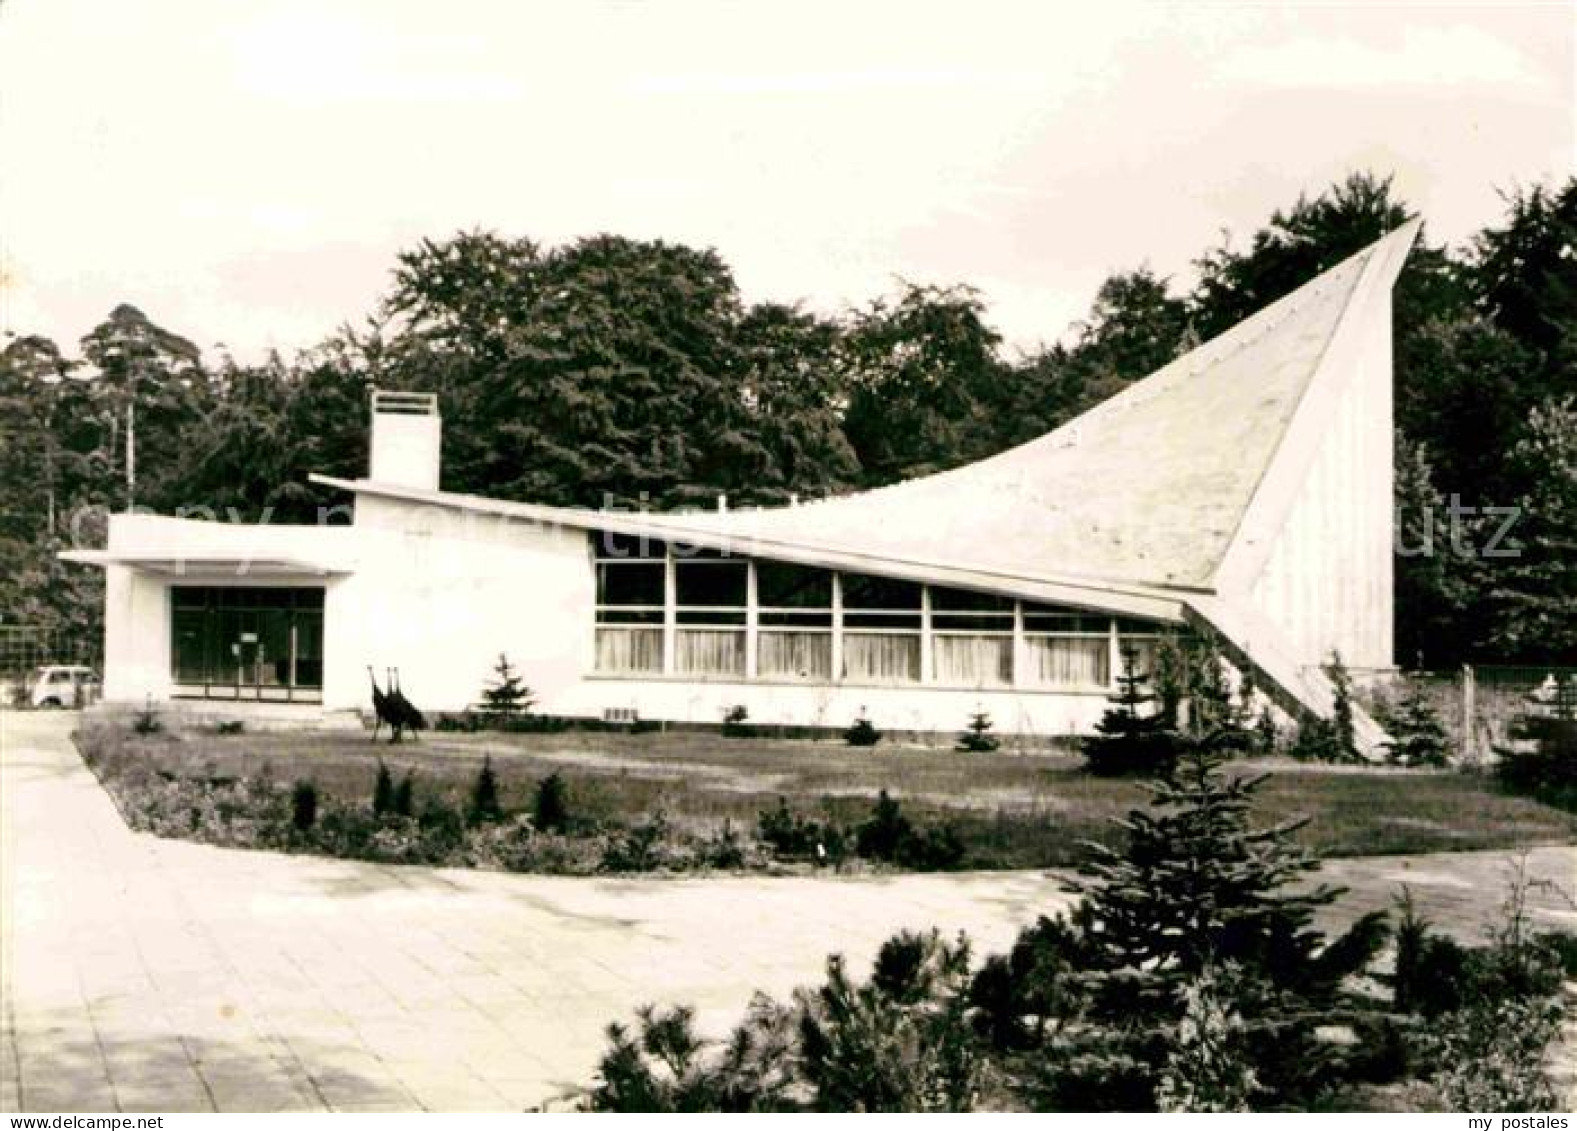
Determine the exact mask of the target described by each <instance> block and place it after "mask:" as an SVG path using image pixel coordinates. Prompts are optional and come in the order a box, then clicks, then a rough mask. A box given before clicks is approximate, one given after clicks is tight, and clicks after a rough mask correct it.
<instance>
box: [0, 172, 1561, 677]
mask: <svg viewBox="0 0 1577 1131" xmlns="http://www.w3.org/2000/svg"><path fill="white" fill-rule="evenodd" d="M1408 214H1409V211H1408V209H1407V207H1406V205H1405V204H1404V202H1402V201H1400V200H1399V199H1397V197H1396V195H1395V193H1394V191H1393V189H1392V186H1391V183H1390V182H1389V181H1388V180H1381V179H1377V178H1374V177H1371V176H1366V175H1358V176H1354V177H1351V178H1349V179H1348V180H1346V181H1345V182H1343V183H1340V184H1337V185H1334V186H1332V187H1331V188H1330V189H1329V190H1327V191H1326V192H1324V193H1322V194H1320V195H1319V196H1316V197H1313V198H1301V199H1299V200H1298V201H1297V202H1296V203H1295V204H1293V205H1292V206H1291V207H1290V208H1288V209H1287V210H1285V211H1284V212H1283V211H1278V212H1276V213H1275V214H1274V215H1273V216H1272V217H1271V218H1270V220H1269V221H1268V222H1267V223H1266V224H1265V226H1264V227H1262V228H1261V229H1260V230H1259V231H1257V232H1255V233H1254V234H1253V236H1252V237H1251V238H1250V239H1248V240H1247V242H1246V243H1241V244H1239V243H1234V242H1233V241H1231V240H1230V239H1224V240H1223V242H1221V243H1220V245H1219V246H1217V247H1215V248H1213V249H1211V250H1208V251H1207V252H1205V253H1204V254H1203V255H1202V257H1201V258H1200V259H1199V260H1198V263H1197V266H1198V269H1199V280H1198V283H1197V285H1196V286H1195V287H1194V288H1193V290H1192V291H1190V292H1188V293H1186V294H1178V293H1175V292H1174V290H1173V289H1172V287H1171V286H1170V285H1169V283H1168V281H1167V280H1165V279H1162V278H1158V277H1156V276H1155V275H1154V274H1153V273H1152V272H1151V271H1149V270H1148V269H1147V268H1140V269H1138V270H1135V271H1131V272H1127V273H1123V274H1118V275H1115V276H1113V277H1112V278H1110V279H1108V280H1107V281H1106V282H1105V283H1104V284H1102V286H1101V287H1100V289H1099V291H1098V292H1097V294H1096V296H1095V300H1094V303H1093V304H1092V307H1091V310H1090V313H1089V315H1088V316H1087V318H1086V319H1085V320H1084V321H1083V322H1082V323H1080V324H1079V325H1077V326H1075V327H1074V328H1073V330H1072V331H1071V332H1070V333H1069V334H1068V335H1067V336H1066V337H1065V340H1063V341H1062V342H1059V343H1057V344H1054V345H1051V346H1047V347H1043V348H1040V349H1038V350H1035V351H1031V352H1029V353H1027V354H1015V353H1014V352H1012V351H1009V350H1007V349H1005V348H1004V346H1003V343H1002V341H1001V339H1000V336H999V335H998V334H997V333H996V331H995V330H993V329H992V327H991V326H990V325H989V324H988V323H987V321H986V318H985V308H984V304H983V302H982V300H981V298H980V296H979V295H978V294H977V293H976V292H974V291H973V290H971V289H970V288H968V287H966V286H954V287H923V286H912V285H905V286H902V287H900V288H899V289H898V290H897V292H896V293H894V294H892V295H889V296H884V297H882V298H879V299H877V300H875V301H872V302H870V303H869V304H867V305H865V306H862V307H859V308H856V309H853V310H849V311H847V312H845V313H843V314H841V315H839V316H837V317H826V316H823V315H819V314H815V313H812V312H810V311H807V310H805V309H803V308H800V307H796V306H786V305H782V304H777V303H757V304H750V303H748V302H746V301H745V300H744V298H743V297H742V296H741V295H740V293H739V288H738V286H737V285H736V283H735V281H734V278H733V274H732V272H731V271H730V270H729V267H728V265H727V264H726V263H725V262H724V261H723V260H722V258H721V257H720V256H718V255H717V253H716V252H714V251H710V250H697V249H694V248H689V247H685V246H682V245H678V244H670V243H665V242H662V241H639V240H631V239H625V238H622V237H617V236H611V235H601V236H594V237H590V238H586V239H581V240H577V241H575V242H572V243H569V244H566V245H564V246H560V247H552V248H549V247H543V246H542V245H539V244H537V243H535V242H533V241H531V240H529V239H509V238H506V237H503V236H499V235H496V234H493V233H485V232H471V233H461V234H458V235H456V236H454V237H452V238H449V239H446V240H441V241H424V242H423V243H422V244H421V245H420V246H418V247H415V248H412V249H410V250H408V251H406V252H404V253H402V254H401V255H400V256H399V257H398V260H397V262H396V265H395V269H394V272H393V277H392V281H391V284H390V287H389V290H388V292H387V294H386V295H385V296H384V298H383V299H382V301H381V302H380V303H379V305H378V308H377V309H376V310H375V311H374V312H373V313H372V314H371V315H370V316H369V317H368V318H367V319H366V320H365V321H364V322H362V323H361V324H359V325H355V326H347V327H345V328H344V329H342V330H341V331H340V332H339V333H337V334H335V335H333V336H332V337H331V338H330V339H329V340H327V341H325V342H323V343H322V344H320V345H319V346H317V347H315V348H313V349H311V350H309V351H306V352H304V353H302V354H300V355H299V356H297V357H296V358H294V359H291V360H287V359H284V358H280V357H277V356H274V357H270V358H269V359H267V360H265V361H263V362H261V363H258V364H241V363H238V362H236V361H234V360H233V359H230V358H227V357H226V358H221V359H220V360H219V361H218V362H217V363H209V364H205V363H204V361H203V359H202V357H201V356H200V354H199V351H198V350H197V349H196V348H195V347H194V346H193V345H192V343H191V342H190V341H189V340H188V339H186V338H183V337H181V336H180V335H178V334H175V333H173V332H171V331H169V330H166V329H164V328H161V327H160V326H158V325H156V324H155V323H154V322H152V321H151V320H150V319H148V318H147V317H146V316H144V315H143V314H142V313H141V312H140V311H138V310H137V309H135V308H134V307H131V306H120V307H117V308H116V309H115V310H114V311H112V312H111V313H110V315H109V316H108V317H107V318H106V319H105V321H104V322H103V323H102V324H101V325H99V326H97V327H95V328H94V329H93V330H92V332H90V333H89V334H88V335H87V336H86V337H84V338H83V339H82V341H81V342H80V343H79V346H78V349H77V350H76V351H75V352H74V353H71V352H68V351H66V350H63V349H62V348H61V347H60V346H59V345H58V344H57V343H54V342H51V341H49V340H47V339H44V338H41V337H37V336H22V337H13V338H11V339H10V340H9V341H8V342H7V343H6V345H5V347H4V350H3V351H0V440H3V442H0V487H3V488H4V498H5V499H6V504H5V512H4V514H3V516H0V616H3V617H4V619H5V621H7V622H17V621H23V622H31V623H43V624H49V625H62V626H66V627H79V628H86V627H89V625H88V622H89V621H90V620H91V619H92V618H93V617H95V616H96V615H97V608H96V606H97V601H96V600H94V599H93V598H92V592H91V590H92V587H93V585H94V582H93V580H92V579H90V578H86V577H85V576H83V575H82V574H81V573H80V572H79V571H75V570H71V571H67V570H63V569H62V568H61V567H59V566H58V565H57V564H55V563H54V562H53V558H52V552H53V550H55V549H57V548H60V547H61V546H62V545H64V544H66V543H68V542H70V541H72V540H73V539H77V540H79V541H80V539H81V538H82V537H84V536H85V537H89V538H91V537H93V536H94V528H95V526H96V525H97V526H98V527H101V526H102V521H101V520H100V521H98V522H97V523H95V522H94V521H93V520H91V519H89V520H84V519H83V517H82V513H83V508H84V507H99V508H108V509H122V508H124V507H125V506H126V504H127V502H128V499H134V501H135V502H136V503H137V504H138V505H139V506H147V507H151V508H153V509H156V510H159V511H164V512H173V511H176V510H177V509H178V508H188V509H191V508H199V509H198V510H197V513H199V514H208V513H212V514H216V515H219V516H221V517H223V516H225V515H226V514H227V512H228V511H230V510H233V511H234V513H235V514H236V515H237V516H239V517H241V518H244V519H245V520H246V521H259V520H265V521H313V520H314V519H315V518H316V516H317V513H318V508H319V507H320V506H333V505H335V504H337V503H339V502H341V501H342V500H339V499H337V498H334V497H333V495H332V493H330V492H326V491H325V490H323V489H321V488H317V487H314V486H312V485H310V484H308V483H307V482H306V475H307V473H308V472H310V471H321V472H327V473H331V474H339V475H355V474H358V473H360V472H361V471H362V470H363V469H364V467H365V458H366V425H367V422H366V394H367V390H368V388H369V387H370V386H372V385H378V386H381V387H387V388H398V389H412V390H425V391H433V392H436V393H437V394H438V396H439V400H440V404H441V407H442V411H443V413H444V416H445V418H446V429H445V471H444V477H445V481H444V485H445V486H446V487H448V488H450V489H454V490H460V491H469V492H477V493H482V494H488V495H495V496H500V497H505V498H519V499H530V500H534V501H541V502H548V503H560V504H582V505H593V506H595V505H602V504H604V503H608V502H611V503H617V504H623V505H629V504H639V503H642V502H644V503H647V504H649V505H651V506H653V507H668V506H679V505H686V504H695V503H704V502H708V501H710V500H711V499H712V498H713V497H714V496H715V495H716V494H718V493H720V492H726V493H727V494H728V495H729V496H730V498H731V500H734V501H735V502H737V503H739V504H744V505H749V504H753V503H760V504H772V503H780V502H784V501H786V500H787V499H789V498H790V497H791V496H794V495H798V496H801V497H818V496H823V495H827V494H831V493H836V492H841V491H848V490H853V489H858V488H861V487H867V486H873V485H879V484H883V483H889V482H893V481H895V480H898V479H901V478H905V477H909V476H913V475H917V474H923V473H926V472H930V471H935V470H939V469H943V468H947V467H952V466H957V465H959V464H961V463H965V462H969V461H971V460H975V459H979V458H981V457H982V456H985V455H989V454H991V453H993V452H996V451H1000V450H1002V449H1003V448H1005V447H1008V446H1011V445H1013V444H1017V443H1021V442H1023V441H1026V440H1029V439H1033V438H1034V437H1035V436H1037V435H1040V434H1041V433H1043V432H1045V431H1047V430H1049V429H1051V428H1054V427H1056V426H1057V425H1059V424H1061V423H1063V422H1064V421H1066V420H1068V419H1070V418H1071V417H1073V416H1075V415H1077V414H1078V413H1080V412H1082V411H1084V410H1085V409H1087V408H1089V407H1090V406H1091V405H1093V404H1096V403H1098V402H1099V401H1101V400H1103V399H1105V398H1106V397H1108V396H1110V395H1111V394H1112V393H1114V392H1116V391H1117V390H1119V389H1121V388H1122V387H1123V386H1124V385H1125V384H1126V383H1127V382H1130V381H1132V380H1135V379H1137V378H1139V377H1143V376H1144V375H1146V374H1147V373H1149V372H1151V371H1152V370H1154V369H1155V368H1157V367H1158V366H1160V365H1162V364H1164V363H1165V362H1166V361H1168V360H1170V359H1171V358H1173V357H1175V356H1176V355H1177V354H1178V353H1180V352H1182V351H1184V350H1186V349H1188V348H1190V347H1192V346H1193V345H1194V344H1197V343H1198V342H1199V341H1201V340H1204V339H1207V338H1209V337H1210V336H1212V335H1214V334H1216V333H1219V332H1221V331H1222V330H1225V329H1227V328H1228V327H1230V326H1231V325H1232V324H1233V323H1235V322H1237V321H1238V320H1240V319H1241V318H1243V317H1246V316H1247V315H1249V314H1251V313H1253V312H1254V311H1255V310H1257V309H1259V308H1260V307H1262V306H1263V305H1265V304H1266V303H1268V302H1271V301H1273V300H1274V299H1276V298H1278V297H1279V296H1280V295H1282V294H1284V293H1286V292H1287V291H1289V290H1291V289H1293V288H1295V287H1297V286H1298V285H1300V284H1301V283H1303V282H1305V281H1306V280H1307V279H1308V278H1309V277H1311V276H1312V275H1313V274H1315V273H1317V272H1318V271H1320V270H1323V269H1325V268H1327V267H1329V266H1331V265H1333V264H1334V263H1336V262H1338V261H1339V260H1340V259H1342V258H1344V257H1345V256H1347V255H1349V254H1351V253H1353V252H1354V251H1357V250H1358V249H1360V248H1362V247H1363V246H1364V245H1366V244H1368V243H1369V242H1371V241H1373V240H1374V239H1376V238H1378V237H1379V236H1380V235H1382V234H1383V233H1384V232H1386V231H1388V230H1390V229H1391V228H1394V227H1395V226H1396V225H1398V224H1400V223H1401V222H1402V221H1403V220H1405V219H1406V218H1407V216H1408ZM1574 245H1577V180H1574V181H1569V182H1567V183H1566V184H1564V185H1562V186H1559V187H1555V188H1551V187H1545V186H1536V187H1533V188H1527V189H1521V190H1518V191H1516V192H1515V193H1512V194H1511V195H1509V196H1508V197H1507V200H1506V214H1505V215H1504V216H1503V217H1502V218H1501V220H1500V221H1499V222H1498V223H1496V224H1495V225H1492V226H1490V227H1487V228H1485V229H1484V230H1483V231H1482V232H1480V233H1479V234H1478V235H1477V236H1476V237H1475V238H1474V239H1472V240H1471V241H1469V243H1468V244H1467V246H1465V247H1463V248H1460V249H1454V250H1453V249H1449V248H1445V247H1441V246H1436V245H1433V244H1431V243H1430V242H1429V241H1428V238H1427V235H1426V237H1425V238H1424V239H1423V241H1422V242H1421V245H1420V246H1419V248H1418V249H1417V250H1415V252H1414V254H1413V256H1412V257H1411V258H1410V259H1409V261H1408V264H1407V266H1406V268H1405V269H1404V271H1403V273H1402V277H1401V280H1400V282H1399V284H1398V289H1397V301H1396V310H1397V317H1396V331H1397V337H1396V353H1397V366H1396V381H1397V434H1396V443H1397V456H1398V459H1397V465H1398V485H1397V502H1398V508H1399V515H1400V526H1401V532H1400V538H1399V544H1400V546H1401V549H1402V550H1403V551H1404V552H1403V554H1402V555H1401V556H1400V557H1399V560H1398V628H1399V637H1398V641H1399V643H1398V651H1399V654H1400V658H1401V659H1403V660H1404V661H1405V662H1412V661H1413V660H1415V659H1416V658H1417V657H1419V656H1422V658H1423V659H1424V660H1425V662H1426V663H1429V664H1431V665H1441V664H1445V663H1449V662H1453V661H1455V660H1457V659H1460V658H1464V657H1469V656H1478V657H1483V658H1496V659H1506V660H1511V659H1520V660H1528V661H1535V660H1545V659H1558V658H1562V657H1568V658H1569V657H1571V656H1572V655H1574V654H1577V617H1574V616H1573V614H1572V609H1573V608H1577V580H1574V574H1573V569H1572V562H1573V547H1572V541H1573V535H1572V531H1573V529H1574V528H1577V522H1574V519H1577V406H1574V400H1573V397H1574V394H1577V368H1574V367H1577V250H1574ZM1246 393H1247V391H1246ZM132 413H134V414H135V427H136V432H135V434H136V447H137V460H136V468H137V482H136V484H135V487H134V490H133V489H132V488H131V487H130V485H129V484H128V483H127V480H126V475H125V447H126V432H127V424H128V419H129V417H130V415H131V414H132ZM1453 497H1455V498H1456V499H1457V500H1458V501H1459V503H1460V505H1461V506H1462V507H1472V508H1474V511H1473V512H1472V513H1468V514H1459V516H1458V518H1457V519H1456V520H1455V530H1453V524H1452V520H1451V519H1450V517H1449V511H1448V507H1449V506H1450V503H1451V500H1452V498H1453ZM1485 506H1492V507H1518V508H1521V517H1520V518H1519V520H1518V521H1517V523H1516V524H1515V525H1514V526H1513V528H1512V530H1511V532H1510V541H1509V542H1507V543H1505V544H1503V545H1502V546H1501V547H1500V548H1501V549H1506V548H1508V546H1511V545H1516V546H1517V547H1518V553H1517V556H1515V557H1486V556H1485V555H1484V553H1483V551H1484V550H1485V549H1486V548H1488V547H1487V544H1488V542H1489V541H1490V538H1491V536H1492V535H1493V534H1494V533H1495V531H1496V530H1497V528H1499V527H1500V526H1502V525H1503V523H1504V519H1503V518H1502V517H1500V516H1498V515H1493V514H1485V513H1483V511H1482V508H1483V507H1485ZM1459 510H1460V508H1459ZM1426 528H1427V529H1426ZM1426 535H1427V536H1428V539H1427V540H1428V544H1429V547H1430V550H1431V552H1429V553H1423V552H1420V547H1422V546H1423V545H1424V544H1425V541H1426Z"/></svg>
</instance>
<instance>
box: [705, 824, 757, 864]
mask: <svg viewBox="0 0 1577 1131" xmlns="http://www.w3.org/2000/svg"><path fill="white" fill-rule="evenodd" d="M701 859H702V861H703V863H705V864H706V866H707V867H709V868H723V869H727V870H733V869H736V868H743V867H744V866H745V863H746V860H747V857H746V853H745V845H744V842H743V840H742V838H741V837H740V835H739V830H738V829H736V828H734V822H733V821H730V820H728V819H727V818H724V820H723V827H722V828H721V829H719V830H718V831H717V833H716V835H715V836H713V837H712V838H711V839H710V840H708V841H707V842H706V844H705V845H703V846H702V852H701Z"/></svg>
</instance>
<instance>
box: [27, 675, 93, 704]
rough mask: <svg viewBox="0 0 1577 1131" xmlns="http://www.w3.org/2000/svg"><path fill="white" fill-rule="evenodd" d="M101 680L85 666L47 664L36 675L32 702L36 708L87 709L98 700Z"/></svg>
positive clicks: (31, 697) (30, 696) (30, 699)
mask: <svg viewBox="0 0 1577 1131" xmlns="http://www.w3.org/2000/svg"><path fill="white" fill-rule="evenodd" d="M99 691H100V686H99V677H98V674H97V673H96V672H95V671H94V670H93V669H92V668H90V667H85V666H84V665H82V664H45V665H44V666H43V667H41V668H39V669H38V671H37V672H35V673H34V677H33V687H32V692H31V693H30V694H29V696H28V698H29V701H30V702H31V703H32V705H33V706H35V707H86V706H87V705H88V704H89V703H92V702H94V701H95V700H96V699H98V697H99Z"/></svg>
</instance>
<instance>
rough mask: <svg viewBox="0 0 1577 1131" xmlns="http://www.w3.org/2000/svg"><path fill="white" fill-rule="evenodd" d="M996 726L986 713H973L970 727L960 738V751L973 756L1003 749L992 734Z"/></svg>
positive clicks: (970, 718) (970, 717)
mask: <svg viewBox="0 0 1577 1131" xmlns="http://www.w3.org/2000/svg"><path fill="white" fill-rule="evenodd" d="M993 725H994V724H993V723H992V721H991V716H990V715H988V714H987V713H986V712H985V711H973V712H971V713H970V715H969V726H968V727H966V728H965V730H964V733H963V734H961V735H959V736H958V747H957V749H959V750H966V751H969V752H970V753H973V754H989V753H990V752H991V751H993V750H996V749H998V748H1000V747H1001V745H1002V743H1001V741H1000V740H999V739H998V738H997V736H996V735H994V734H992V733H991V728H992V726H993Z"/></svg>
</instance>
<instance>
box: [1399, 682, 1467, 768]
mask: <svg viewBox="0 0 1577 1131" xmlns="http://www.w3.org/2000/svg"><path fill="white" fill-rule="evenodd" d="M1387 722H1388V724H1389V727H1388V729H1389V730H1390V732H1391V741H1390V742H1388V743H1386V756H1387V757H1388V758H1389V759H1390V760H1391V761H1392V762H1395V763H1396V764H1397V765H1399V766H1444V765H1445V764H1446V762H1447V761H1448V760H1449V757H1450V751H1451V747H1450V741H1449V740H1448V739H1447V738H1446V728H1445V725H1444V724H1443V723H1442V722H1441V721H1440V716H1439V715H1438V714H1437V713H1436V712H1435V709H1434V707H1432V706H1431V705H1430V703H1429V700H1428V699H1427V698H1426V697H1425V696H1424V692H1423V688H1421V687H1419V686H1418V685H1417V684H1416V683H1415V684H1410V685H1409V686H1408V689H1407V694H1406V695H1404V696H1403V698H1402V701H1401V703H1399V704H1398V705H1397V708H1396V710H1395V712H1394V713H1393V714H1392V715H1391V717H1390V718H1389V719H1388V720H1387Z"/></svg>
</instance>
